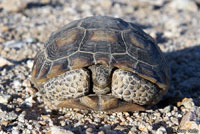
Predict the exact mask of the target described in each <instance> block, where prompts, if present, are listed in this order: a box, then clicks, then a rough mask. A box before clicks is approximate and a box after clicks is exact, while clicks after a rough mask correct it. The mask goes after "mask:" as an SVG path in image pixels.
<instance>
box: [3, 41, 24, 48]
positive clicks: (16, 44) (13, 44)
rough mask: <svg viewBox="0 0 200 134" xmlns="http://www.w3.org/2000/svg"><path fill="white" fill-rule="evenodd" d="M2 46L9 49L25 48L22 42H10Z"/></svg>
mask: <svg viewBox="0 0 200 134" xmlns="http://www.w3.org/2000/svg"><path fill="white" fill-rule="evenodd" d="M3 45H4V46H6V47H10V48H21V47H22V46H25V45H26V44H25V42H23V41H14V40H11V41H7V42H4V43H3Z"/></svg>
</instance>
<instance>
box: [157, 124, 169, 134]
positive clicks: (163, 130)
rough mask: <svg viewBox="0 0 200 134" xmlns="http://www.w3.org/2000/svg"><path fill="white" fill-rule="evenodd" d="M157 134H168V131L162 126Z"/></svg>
mask: <svg viewBox="0 0 200 134" xmlns="http://www.w3.org/2000/svg"><path fill="white" fill-rule="evenodd" d="M156 134H167V130H166V129H165V128H164V127H163V126H161V127H160V128H158V129H157V131H156Z"/></svg>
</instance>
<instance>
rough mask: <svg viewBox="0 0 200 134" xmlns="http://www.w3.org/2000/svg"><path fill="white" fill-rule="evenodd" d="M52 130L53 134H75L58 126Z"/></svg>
mask: <svg viewBox="0 0 200 134" xmlns="http://www.w3.org/2000/svg"><path fill="white" fill-rule="evenodd" d="M50 130H51V134H74V133H73V132H72V131H68V130H65V129H63V128H61V127H57V126H52V127H51V128H50Z"/></svg>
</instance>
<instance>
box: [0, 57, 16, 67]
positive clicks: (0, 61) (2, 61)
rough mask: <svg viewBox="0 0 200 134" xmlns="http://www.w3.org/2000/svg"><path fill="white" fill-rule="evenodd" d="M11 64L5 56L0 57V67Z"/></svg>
mask: <svg viewBox="0 0 200 134" xmlns="http://www.w3.org/2000/svg"><path fill="white" fill-rule="evenodd" d="M6 65H8V66H10V65H13V63H12V62H10V61H8V60H7V59H6V58H3V57H0V67H4V66H6Z"/></svg>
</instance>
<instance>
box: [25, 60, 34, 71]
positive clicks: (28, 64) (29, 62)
mask: <svg viewBox="0 0 200 134" xmlns="http://www.w3.org/2000/svg"><path fill="white" fill-rule="evenodd" d="M26 64H27V66H28V68H29V69H32V67H33V60H28V61H27V63H26Z"/></svg>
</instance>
